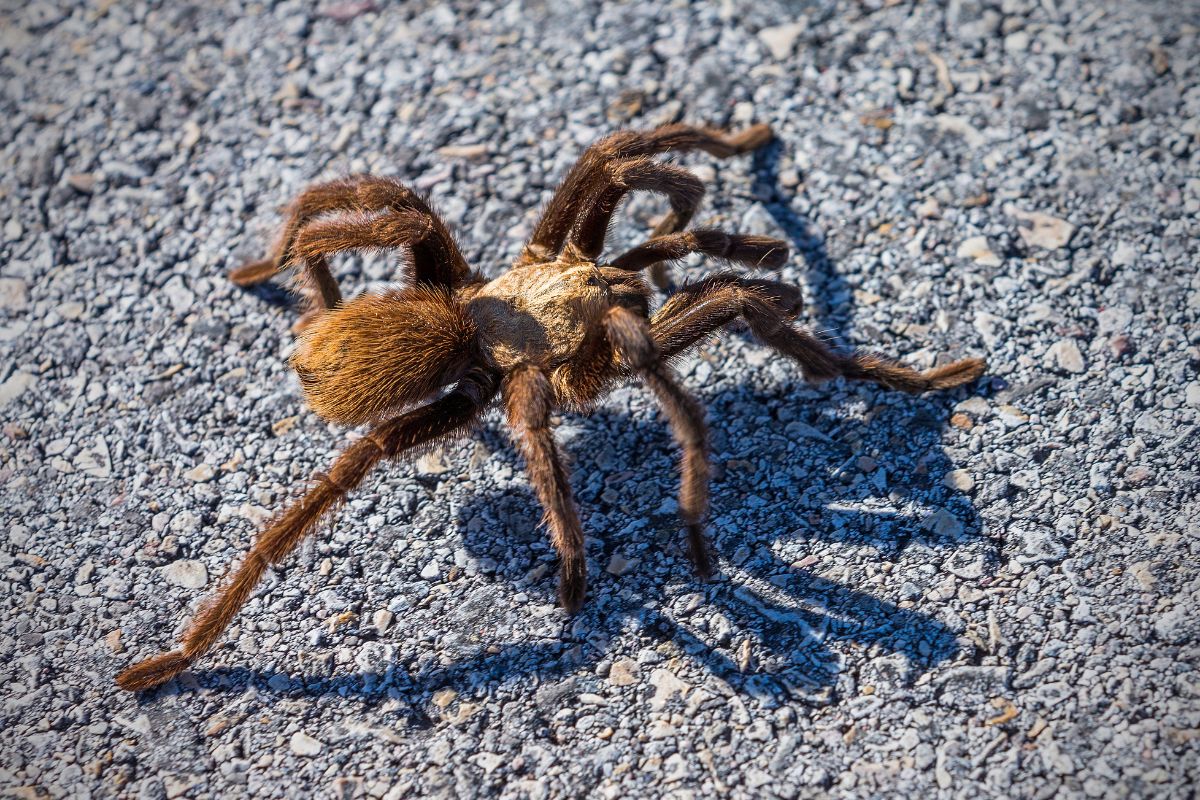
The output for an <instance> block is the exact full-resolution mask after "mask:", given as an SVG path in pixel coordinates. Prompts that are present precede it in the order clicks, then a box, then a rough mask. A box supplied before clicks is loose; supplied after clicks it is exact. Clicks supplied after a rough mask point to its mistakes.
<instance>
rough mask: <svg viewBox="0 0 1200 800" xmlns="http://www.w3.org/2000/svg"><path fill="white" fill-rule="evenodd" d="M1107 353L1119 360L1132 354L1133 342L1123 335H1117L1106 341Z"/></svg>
mask: <svg viewBox="0 0 1200 800" xmlns="http://www.w3.org/2000/svg"><path fill="white" fill-rule="evenodd" d="M1108 351H1109V352H1110V353H1112V354H1113V357H1114V358H1120V357H1121V356H1123V355H1126V354H1127V353H1131V352H1133V340H1132V339H1130V338H1129V337H1128V336H1126V335H1125V334H1123V333H1121V334H1118V335H1116V336H1114V337H1112V338H1111V339H1109V340H1108Z"/></svg>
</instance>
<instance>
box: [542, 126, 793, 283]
mask: <svg viewBox="0 0 1200 800" xmlns="http://www.w3.org/2000/svg"><path fill="white" fill-rule="evenodd" d="M770 139H771V129H770V128H769V127H768V126H766V125H752V126H751V127H749V128H746V129H745V130H742V131H739V132H737V133H733V134H729V133H725V132H722V131H716V130H711V129H706V128H697V127H694V126H691V125H683V124H677V125H664V126H662V127H659V128H655V129H653V130H649V131H620V132H618V133H614V134H612V135H610V136H607V137H605V138H604V139H601V140H600V141H598V142H596V143H595V144H593V145H592V146H591V147H589V148H588V149H587V150H586V151H585V152H584V154H583V155H582V156H580V158H579V160H578V161H577V162H575V166H574V167H572V168H571V171H570V172H569V173H567V177H566V178H565V179H564V180H563V182H562V183H561V184H560V185H559V187H558V189H557V190H556V191H555V193H554V197H553V198H551V200H550V203H549V204H548V205H547V206H546V210H545V211H544V212H543V213H542V217H541V219H540V220H539V221H538V224H537V227H536V228H535V229H534V232H533V236H532V237H530V240H529V243H528V244H527V245H526V246H525V250H524V252H523V253H522V256H521V260H523V261H526V262H542V261H553V260H554V258H555V257H556V256H557V255H558V253H559V251H560V250H561V249H562V247H563V244H564V243H565V242H566V240H567V236H568V234H570V232H571V229H572V228H574V227H575V224H576V222H577V221H578V218H579V215H580V213H581V210H582V209H583V208H584V207H585V204H586V203H587V202H588V200H589V199H590V198H591V197H592V196H593V195H594V194H595V193H596V191H597V189H598V188H601V187H602V186H603V185H605V183H606V179H605V170H606V168H607V167H608V165H610V164H611V163H613V162H616V161H623V160H626V159H630V158H639V157H644V156H653V155H658V154H661V153H667V152H672V151H675V152H687V151H690V150H703V151H705V152H707V153H709V154H710V155H713V156H716V157H718V158H728V157H729V156H733V155H736V154H738V153H746V152H749V151H751V150H754V149H755V148H757V147H760V146H762V145H763V144H766V142H768V141H769V140H770ZM683 224H685V223H683V222H680V221H679V220H678V219H677V218H674V217H668V218H667V219H666V220H664V221H663V223H660V225H658V226H657V227H656V228H655V232H654V235H656V236H657V235H660V234H664V233H672V232H674V231H675V230H678V228H679V227H682V225H683Z"/></svg>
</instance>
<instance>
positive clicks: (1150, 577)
mask: <svg viewBox="0 0 1200 800" xmlns="http://www.w3.org/2000/svg"><path fill="white" fill-rule="evenodd" d="M1129 573H1130V574H1131V575H1133V578H1134V580H1136V581H1137V582H1138V585H1139V586H1141V587H1142V588H1143V589H1145V590H1146V591H1150V590H1151V589H1153V588H1154V585H1155V584H1156V583H1158V578H1156V577H1154V573H1153V572H1151V571H1150V562H1149V561H1138V562H1136V563H1134V564H1130V565H1129Z"/></svg>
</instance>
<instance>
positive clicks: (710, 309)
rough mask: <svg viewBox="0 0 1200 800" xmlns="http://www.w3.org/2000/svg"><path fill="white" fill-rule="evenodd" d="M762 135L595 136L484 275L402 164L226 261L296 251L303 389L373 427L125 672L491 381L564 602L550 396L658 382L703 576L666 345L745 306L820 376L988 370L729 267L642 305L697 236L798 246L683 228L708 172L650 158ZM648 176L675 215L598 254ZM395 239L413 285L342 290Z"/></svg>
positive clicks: (738, 252) (726, 146)
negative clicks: (807, 320)
mask: <svg viewBox="0 0 1200 800" xmlns="http://www.w3.org/2000/svg"><path fill="white" fill-rule="evenodd" d="M770 138H771V130H770V128H769V127H767V126H766V125H755V126H753V127H751V128H748V129H746V130H744V131H742V132H740V133H737V134H733V135H727V134H723V133H721V132H719V131H714V130H705V129H701V128H695V127H690V126H688V125H668V126H665V127H660V128H657V129H655V130H651V131H645V132H628V131H626V132H620V133H615V134H613V135H611V136H608V137H607V138H605V139H602V140H601V141H599V142H597V143H596V144H594V145H592V146H591V147H590V148H588V150H587V151H586V152H585V153H584V154H583V157H582V158H580V159H579V161H578V162H577V163H576V164H575V166H574V167H573V168H572V169H571V171H570V173H568V175H567V177H566V180H564V181H563V183H562V185H561V186H560V187H559V189H558V190H557V191H556V192H555V194H554V197H553V198H552V199H551V200H550V203H549V205H548V206H547V207H546V210H545V212H544V213H543V214H542V217H541V220H540V221H539V222H538V225H537V228H536V229H535V230H534V232H533V236H532V238H531V239H530V241H529V243H528V244H527V245H526V246H525V248H524V250H523V251H522V252H521V255H520V256H519V257H518V258H517V260H516V262H515V263H514V264H513V266H512V268H511V269H510V270H508V271H507V272H505V273H504V274H503V275H501V276H500V277H499V278H496V279H495V280H493V281H487V280H485V279H484V278H483V277H481V276H480V275H479V274H478V273H476V272H474V271H473V270H472V269H471V268H470V267H468V266H467V263H466V262H465V261H464V260H463V257H462V255H461V254H460V253H459V251H458V247H457V246H456V245H455V243H454V239H453V238H452V237H451V236H450V232H449V231H448V230H447V228H446V225H445V224H444V223H443V222H442V220H441V219H439V218H438V216H437V215H436V214H434V213H433V211H432V210H430V208H429V206H428V205H427V204H426V203H425V202H424V201H423V200H421V199H420V198H419V197H417V195H415V194H414V193H413V192H412V191H411V190H409V189H408V188H407V187H405V186H404V185H403V184H401V183H400V182H398V181H396V180H393V179H390V178H377V177H371V176H359V177H352V178H348V179H346V180H340V181H334V182H332V183H326V184H321V185H318V186H314V187H312V188H310V189H309V190H308V191H306V192H304V193H303V194H302V195H300V197H299V198H298V199H297V200H296V201H295V203H294V204H293V205H292V207H291V210H290V214H289V216H288V221H287V224H286V225H285V227H284V231H283V235H282V238H281V239H280V241H279V244H278V246H277V247H276V250H275V254H274V256H273V257H271V258H268V259H266V260H264V261H259V262H256V263H253V264H248V265H246V266H244V267H242V268H240V269H237V270H234V271H233V273H232V274H231V276H230V277H231V278H232V280H233V281H234V283H236V284H238V285H240V286H246V285H250V284H254V283H258V282H260V281H264V280H266V279H267V278H269V277H271V276H272V275H274V274H276V273H277V272H279V271H281V270H283V269H285V268H288V267H294V268H295V269H296V272H297V283H298V288H299V290H300V292H301V293H302V295H303V296H304V297H305V298H306V303H305V306H306V308H305V313H304V315H303V317H302V318H301V321H300V323H298V325H299V326H300V328H301V336H300V340H299V343H298V346H297V349H296V351H295V354H294V355H293V356H292V359H291V363H292V366H293V367H294V368H295V370H296V372H297V373H298V374H299V376H300V380H301V382H302V384H303V387H304V394H305V397H306V398H307V400H308V404H309V405H310V406H311V407H312V409H313V410H314V411H316V412H317V414H319V415H321V416H322V417H324V418H325V419H328V420H330V421H333V422H336V423H340V424H343V425H359V424H362V423H370V424H371V427H370V429H369V431H368V432H367V434H366V435H365V436H363V437H362V438H361V439H359V440H357V441H355V442H354V443H353V444H351V445H350V446H349V447H347V448H346V449H345V451H343V452H342V454H341V455H340V456H339V457H338V458H337V460H336V461H334V463H333V465H332V467H331V468H330V469H329V471H328V472H318V473H316V475H315V477H314V480H313V483H312V485H311V486H310V488H309V489H308V492H307V493H306V494H305V495H304V496H303V497H302V498H300V500H299V501H297V502H296V503H294V504H293V505H292V506H291V507H289V508H287V509H286V510H284V511H283V512H282V513H281V514H279V515H278V516H277V517H276V518H275V519H274V520H273V521H272V522H271V524H270V525H269V527H268V528H267V529H266V530H265V531H263V533H262V534H261V535H260V536H259V538H258V541H257V543H256V544H255V545H254V548H253V549H252V550H251V551H250V553H249V555H248V556H247V557H246V559H245V561H243V562H242V564H241V565H240V566H239V567H238V568H237V570H235V571H233V572H232V575H231V576H230V577H229V578H228V580H227V581H226V583H225V585H224V588H223V589H222V590H221V591H220V593H219V594H218V595H217V596H216V598H215V599H213V600H212V601H210V602H209V603H207V604H206V605H205V606H204V607H203V608H202V609H201V610H200V612H199V613H198V615H197V616H196V618H195V619H194V620H193V621H192V624H191V626H190V627H189V628H188V629H187V630H186V631H185V632H184V634H183V647H182V648H181V649H179V650H174V651H171V652H169V653H163V654H161V655H158V656H155V657H153V658H150V659H147V660H145V661H142V662H141V663H139V664H136V665H134V666H132V667H130V668H128V669H126V670H125V671H124V672H122V673H121V674H120V675H118V676H117V683H118V684H119V685H120V686H121V687H122V688H124V689H128V690H132V691H137V690H143V689H149V688H151V687H155V686H158V685H160V684H163V683H165V682H166V681H168V680H170V679H171V678H173V677H174V676H175V675H177V674H179V673H180V672H181V671H182V670H184V669H185V668H186V667H187V666H188V665H189V664H191V663H192V662H193V661H194V660H195V659H197V658H198V657H199V656H200V655H202V654H203V653H204V652H206V651H207V650H208V649H209V648H211V647H212V646H213V644H214V643H215V642H216V641H217V639H218V637H219V636H220V635H221V633H222V631H224V630H225V628H226V626H228V624H229V622H230V620H231V619H232V618H233V616H234V615H235V614H236V613H237V611H238V610H239V609H240V608H241V607H242V606H243V605H244V604H245V603H246V601H247V599H248V598H249V597H250V593H251V592H252V591H253V589H254V587H255V585H256V584H257V583H258V581H259V579H260V578H261V577H262V575H263V572H264V571H265V570H266V569H267V566H268V565H269V564H276V563H278V562H280V561H282V560H283V559H284V558H285V557H286V556H287V555H288V554H289V553H290V552H291V551H292V550H293V549H295V547H296V546H297V545H298V544H299V543H300V542H301V540H303V539H304V537H305V536H306V535H307V534H308V533H309V532H310V531H312V530H313V528H314V527H315V525H316V524H317V522H318V520H320V519H321V518H322V517H323V516H324V515H325V514H326V513H327V512H329V511H330V510H331V509H332V508H334V507H335V506H337V505H338V504H339V503H340V502H342V501H343V500H344V499H345V497H346V495H347V494H348V493H349V492H350V491H351V490H352V489H354V488H355V487H357V486H358V485H359V484H360V483H361V482H362V480H363V478H365V477H366V475H367V473H368V472H370V471H371V469H372V468H373V467H374V466H375V465H376V464H378V463H379V462H380V461H381V460H383V459H385V458H395V457H397V456H399V455H400V454H402V453H406V452H409V451H412V450H414V449H416V448H420V447H423V446H428V445H430V444H431V443H434V442H437V441H439V440H442V439H446V438H449V437H451V436H456V435H459V434H462V433H465V432H466V431H467V429H468V428H469V427H470V426H471V425H472V423H474V422H475V421H476V420H478V419H479V417H480V415H481V414H483V412H484V410H485V409H487V408H488V407H489V406H490V405H491V404H492V401H493V400H494V399H495V398H496V397H497V395H499V396H500V397H501V402H502V405H503V408H504V413H505V414H506V416H507V418H508V422H509V424H510V425H511V426H512V427H513V429H514V431H515V439H516V442H517V445H518V446H519V448H520V450H521V452H522V453H523V455H524V457H525V461H526V463H527V467H528V472H529V482H530V484H531V485H532V486H533V489H534V491H535V492H536V493H537V496H538V499H539V500H540V501H541V504H542V506H543V507H544V509H545V517H544V519H545V523H546V525H547V527H548V528H549V530H550V538H551V540H552V542H553V544H554V547H555V549H556V550H557V551H558V554H559V558H560V568H559V585H558V596H559V601H560V602H561V603H562V605H563V606H564V607H565V608H566V609H567V610H568V611H572V612H573V611H575V610H577V609H578V608H579V606H580V604H581V603H582V602H583V598H584V593H585V590H586V585H587V575H586V562H585V558H584V538H583V530H582V529H581V527H580V524H579V516H578V514H577V512H576V509H575V502H574V499H573V498H572V495H571V487H570V485H569V484H568V480H567V469H566V466H565V465H564V464H563V459H562V456H561V454H560V453H559V451H558V448H557V447H556V446H555V442H554V436H553V432H552V430H551V427H550V415H551V413H552V412H553V411H554V410H555V409H557V408H565V409H570V410H576V411H587V410H588V409H590V408H591V407H592V406H594V404H595V403H596V402H597V401H598V400H599V399H600V398H601V397H602V396H603V395H604V394H605V393H606V392H607V390H608V389H609V388H611V387H612V385H613V384H614V383H615V382H617V381H619V380H622V379H625V378H628V377H631V376H636V377H638V378H640V379H641V380H642V381H644V382H645V383H646V384H647V385H648V386H649V387H650V390H651V391H652V392H653V393H654V395H655V396H656V397H657V399H658V402H659V404H660V405H661V406H662V410H663V412H664V413H665V415H666V417H667V420H668V422H669V423H670V426H671V429H672V432H673V433H674V436H675V439H676V441H677V442H678V443H679V447H680V449H681V450H682V467H681V488H680V491H679V513H680V516H681V517H682V520H683V525H684V527H685V528H686V529H687V539H688V553H689V556H690V558H691V561H692V563H693V564H694V565H695V569H696V572H697V573H699V575H701V576H702V577H705V576H708V575H710V574H711V571H712V567H711V562H710V560H709V555H708V549H707V542H706V537H705V535H704V529H703V518H704V515H705V511H706V508H707V502H708V477H709V464H708V453H707V442H708V432H707V429H706V427H705V423H704V412H703V410H702V409H701V407H700V405H699V404H698V403H697V402H696V400H695V399H693V398H692V396H691V395H690V394H689V393H688V392H687V391H686V390H685V389H684V388H683V387H681V386H680V385H679V382H678V380H677V379H676V376H675V373H674V371H673V370H672V368H671V366H670V363H671V360H672V359H673V358H675V357H676V356H678V355H679V354H681V353H683V352H684V351H685V350H687V349H688V348H689V347H691V346H692V345H694V344H696V343H697V342H698V341H700V340H701V339H703V338H704V337H705V336H706V335H708V334H710V333H712V332H713V331H716V330H718V329H720V328H722V327H723V326H725V325H726V324H728V323H730V322H732V321H734V320H735V319H737V318H739V317H740V318H742V319H743V320H745V322H746V323H747V324H748V325H749V327H750V330H751V331H753V332H754V334H755V335H756V336H757V337H758V338H759V339H761V340H762V341H764V342H765V343H766V344H768V345H770V346H772V347H774V348H775V349H776V350H779V351H780V352H782V353H783V354H784V355H786V356H789V357H790V358H792V359H794V360H795V361H797V362H798V363H799V364H800V366H801V368H802V369H803V371H804V374H805V376H806V377H807V378H808V379H809V380H811V381H822V380H828V379H831V378H835V377H838V376H842V377H845V378H851V379H855V380H868V381H874V382H876V383H879V384H882V385H884V386H887V387H890V388H893V389H900V390H902V391H906V392H913V393H915V392H921V391H925V390H929V389H944V388H949V387H953V386H959V385H961V384H964V383H967V382H969V381H972V380H974V379H975V378H977V377H979V375H981V374H982V373H983V370H984V362H983V361H982V360H980V359H966V360H962V361H956V362H954V363H951V364H947V365H945V366H942V367H937V368H935V369H930V370H926V371H924V372H918V371H916V370H913V369H910V368H908V367H906V366H903V365H902V364H900V363H898V362H896V361H894V360H891V359H888V358H885V357H882V356H878V355H873V354H867V353H857V352H856V353H842V352H838V351H837V350H835V349H833V348H831V347H830V346H829V345H828V344H826V343H825V342H824V341H822V340H821V339H820V338H818V337H817V336H816V335H814V334H813V333H811V332H810V331H808V330H805V329H803V328H798V327H794V326H793V325H792V319H793V317H794V314H795V311H796V310H797V309H798V307H799V304H800V299H799V298H800V295H799V291H798V290H797V289H795V288H793V287H788V286H784V285H781V284H779V283H775V282H772V281H764V280H751V279H749V278H744V277H741V276H739V275H737V274H735V273H732V272H726V273H721V274H716V275H712V276H710V277H708V278H705V279H704V280H701V281H698V282H696V283H693V284H691V285H689V286H686V287H685V288H683V289H682V290H680V291H678V292H676V293H675V294H673V295H671V296H670V297H668V298H667V300H666V302H665V303H663V305H662V306H661V307H660V308H659V309H658V310H657V311H656V312H655V313H654V314H653V315H651V314H650V289H649V287H648V286H647V285H646V283H645V282H644V281H643V280H642V278H641V276H640V274H639V273H640V272H641V271H642V270H643V269H647V268H650V269H651V270H653V273H652V274H653V276H654V277H655V280H656V282H657V283H659V284H660V285H661V284H663V283H665V272H664V267H663V265H664V262H669V261H674V260H677V259H681V258H683V257H685V256H687V255H688V254H690V253H703V254H705V255H708V256H712V257H714V258H719V259H723V260H725V261H727V262H732V263H734V264H743V265H746V266H748V267H770V268H778V267H780V266H782V265H783V263H784V262H785V260H786V258H787V254H788V251H787V245H786V244H785V243H783V242H781V241H778V240H776V239H770V238H767V237H764V236H743V235H736V234H726V233H721V232H720V231H716V230H708V229H694V230H683V229H684V228H685V227H686V226H687V224H688V222H689V221H690V220H691V218H692V215H693V214H694V213H695V211H696V207H697V205H698V204H699V202H700V199H701V196H702V195H703V194H704V187H703V185H702V184H701V183H700V181H699V180H698V179H697V178H696V177H695V176H693V175H692V174H691V173H689V172H688V171H686V170H684V169H682V168H680V167H678V166H674V165H671V164H667V163H662V162H659V161H655V160H654V159H653V158H652V156H655V155H658V154H661V153H666V152H669V151H688V150H695V149H699V150H704V151H705V152H707V153H710V154H711V155H714V156H717V157H720V158H725V157H728V156H732V155H734V154H737V153H745V152H747V151H750V150H753V149H754V148H756V147H759V146H761V145H762V144H764V143H766V142H767V141H768V140H769V139H770ZM638 190H646V191H651V192H658V193H661V194H664V195H666V196H667V198H668V200H669V201H670V204H671V211H670V213H669V214H667V216H666V218H665V219H664V220H663V221H662V222H660V223H659V224H658V226H657V227H656V228H655V229H654V232H653V234H652V236H651V238H650V239H649V240H647V241H646V242H644V243H642V244H640V245H638V246H637V247H634V248H633V249H632V250H629V251H628V252H626V253H623V254H622V255H620V256H618V257H616V258H614V259H612V260H611V261H609V262H607V263H603V262H600V261H599V258H600V254H601V251H602V250H603V245H604V238H605V234H606V233H607V231H608V228H609V222H610V221H611V219H612V216H613V212H614V211H615V210H616V208H617V206H618V205H619V204H620V202H621V200H622V198H624V197H625V195H626V194H628V193H629V192H631V191H638ZM386 248H402V249H403V250H404V251H405V252H406V253H407V256H408V259H407V262H406V268H405V275H404V278H405V288H401V289H390V290H387V291H383V292H369V293H365V294H362V295H359V296H358V297H356V298H354V299H352V300H349V301H344V300H343V299H342V295H341V292H340V291H339V290H338V286H337V283H336V282H335V281H334V279H333V276H332V275H331V274H330V271H329V264H328V262H327V260H326V259H327V258H328V257H329V256H330V255H333V254H335V253H341V252H345V251H349V250H372V249H386ZM405 409H408V410H405Z"/></svg>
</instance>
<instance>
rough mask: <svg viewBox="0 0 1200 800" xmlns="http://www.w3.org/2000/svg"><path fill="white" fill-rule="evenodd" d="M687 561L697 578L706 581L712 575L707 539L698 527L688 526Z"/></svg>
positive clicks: (702, 529) (702, 530) (701, 528)
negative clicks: (690, 563) (689, 561)
mask: <svg viewBox="0 0 1200 800" xmlns="http://www.w3.org/2000/svg"><path fill="white" fill-rule="evenodd" d="M688 559H690V560H691V562H692V567H693V568H694V569H695V570H696V575H697V577H699V578H701V579H702V580H708V579H709V578H711V577H712V575H713V566H712V559H711V557H710V556H709V554H708V537H706V536H705V535H704V528H703V527H701V526H700V525H688Z"/></svg>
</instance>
